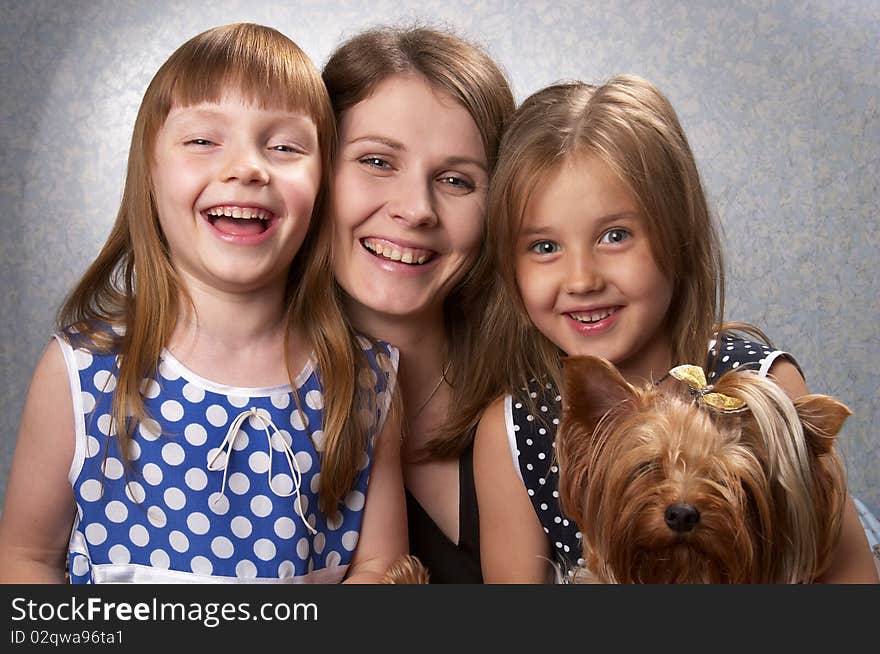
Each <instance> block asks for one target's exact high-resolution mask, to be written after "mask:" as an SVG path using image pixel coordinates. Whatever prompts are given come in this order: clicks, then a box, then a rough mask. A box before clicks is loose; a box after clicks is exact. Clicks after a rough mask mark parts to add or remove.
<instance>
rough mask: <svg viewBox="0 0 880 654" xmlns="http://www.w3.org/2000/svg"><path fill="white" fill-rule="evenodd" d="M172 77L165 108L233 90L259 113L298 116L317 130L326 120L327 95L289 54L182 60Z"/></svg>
mask: <svg viewBox="0 0 880 654" xmlns="http://www.w3.org/2000/svg"><path fill="white" fill-rule="evenodd" d="M187 63H188V64H189V65H187V66H185V67H182V68H183V70H181V71H180V72H179V73H178V74H177V75H175V76H174V77H173V79H174V82H173V84H172V86H171V88H170V89H169V95H170V97H169V98H168V100H169V104H170V106H181V107H188V106H192V105H196V104H201V103H203V102H207V103H212V102H219V101H220V100H222V98H223V96H224V95H226V94H228V93H229V92H230V91H232V90H235V91H237V92H238V93H239V94H240V95H241V97H242V98H243V99H245V100H247V101H248V102H249V103H251V104H253V105H254V106H257V107H259V108H261V109H276V110H283V111H289V112H293V113H302V114H305V115H307V116H309V117H311V118H312V120H313V121H314V122H315V124H316V125H318V126H319V127H320V126H322V125H323V124H324V123H325V122H326V117H327V112H328V106H327V100H326V91H324V88H323V83H322V82H321V79H320V77H318V74H317V72H316V71H315V70H314V69H312V67H311V64H310V63H308V62H305V61H302V60H300V61H297V60H296V59H294V58H293V57H291V56H287V57H275V56H271V55H266V56H263V57H258V56H255V55H254V54H253V53H251V55H250V56H238V57H234V56H233V57H229V58H223V59H221V58H213V59H211V60H198V59H196V60H195V61H191V62H187Z"/></svg>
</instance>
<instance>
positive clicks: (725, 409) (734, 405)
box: [669, 365, 748, 413]
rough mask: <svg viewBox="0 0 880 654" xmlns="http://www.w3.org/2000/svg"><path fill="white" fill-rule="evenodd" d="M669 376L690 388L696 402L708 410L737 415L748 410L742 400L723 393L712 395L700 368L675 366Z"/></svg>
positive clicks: (704, 374)
mask: <svg viewBox="0 0 880 654" xmlns="http://www.w3.org/2000/svg"><path fill="white" fill-rule="evenodd" d="M669 374H670V375H672V376H673V377H675V378H676V379H678V380H679V381H683V382H684V383H686V384H687V385H688V386H690V388H691V392H692V393H694V394H695V395H696V396H697V399H698V401H700V402H702V403H703V404H705V405H706V406H708V407H709V408H710V409H715V410H716V411H720V412H721V413H739V412H740V411H745V410H746V409H747V408H748V407H747V406H746V403H745V402H744V401H743V400H740V399H738V398H735V397H730V395H725V394H724V393H713V392H712V387H711V386H709V384H708V383H707V382H706V373H705V372H703V369H702V368H700V366H692V365H683V366H676V367H675V368H673V369H672V370H670V371H669Z"/></svg>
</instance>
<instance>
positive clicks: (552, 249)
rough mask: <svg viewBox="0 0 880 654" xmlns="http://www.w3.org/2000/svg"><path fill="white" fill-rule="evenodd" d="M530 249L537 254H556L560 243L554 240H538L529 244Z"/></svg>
mask: <svg viewBox="0 0 880 654" xmlns="http://www.w3.org/2000/svg"><path fill="white" fill-rule="evenodd" d="M529 250H531V251H532V252H534V253H535V254H554V253H556V252H559V245H557V244H556V243H554V242H553V241H538V242H537V243H532V245H531V246H529Z"/></svg>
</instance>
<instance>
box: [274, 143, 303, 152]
mask: <svg viewBox="0 0 880 654" xmlns="http://www.w3.org/2000/svg"><path fill="white" fill-rule="evenodd" d="M269 149H270V150H275V151H276V152H299V149H297V148H296V147H294V146H292V145H284V144H279V145H273V146H272V147H271V148H269Z"/></svg>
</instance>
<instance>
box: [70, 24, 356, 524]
mask: <svg viewBox="0 0 880 654" xmlns="http://www.w3.org/2000/svg"><path fill="white" fill-rule="evenodd" d="M230 91H235V92H238V94H240V95H241V96H242V97H243V98H245V99H246V100H248V101H250V102H252V103H253V104H254V105H256V106H259V107H261V108H271V109H282V110H285V111H292V112H297V113H303V114H305V115H307V116H309V117H310V118H311V119H312V120H313V121H314V123H315V126H316V128H317V134H318V142H319V147H320V156H321V185H320V189H321V190H320V191H319V194H318V197H317V198H316V201H315V209H314V211H313V215H312V220H311V224H310V226H309V231H308V234H307V236H306V238H305V240H304V242H303V244H302V246H301V248H300V252H299V254H298V255H297V256H296V257H295V258H294V261H293V265H292V266H291V269H290V272H289V274H288V285H287V287H288V297H287V303H288V306H287V314H286V321H287V327H288V329H287V338H286V342H285V347H286V349H287V350H288V351H289V349H290V347H289V346H290V338H291V335H292V334H294V333H297V332H298V333H304V334H306V336H307V338H308V340H309V341H310V343H309V344H310V345H311V346H312V347H313V349H314V351H315V358H316V359H317V368H318V370H320V371H322V372H324V373H328V372H330V371H332V374H327V375H325V376H324V377H323V378H322V383H323V385H324V392H325V394H324V396H325V405H324V413H325V424H324V434H325V438H324V451H323V459H322V470H321V486H320V491H319V493H320V505H321V509H322V510H323V511H325V512H327V513H330V514H332V513H334V512H335V510H336V506H337V504H338V502H339V500H340V498H341V497H342V496H343V495H344V494H345V493H346V492H347V490H348V488H349V487H350V486H351V483H352V481H353V479H354V477H355V475H356V473H357V469H358V466H359V463H360V456H361V453H362V452H363V450H364V447H365V437H364V434H363V430H362V429H361V428H360V427H359V426H358V425H357V424H356V422H355V418H354V417H353V416H356V415H357V416H359V415H360V412H359V411H353V410H352V409H353V407H354V406H355V403H356V392H357V391H356V387H355V382H354V379H355V373H354V370H355V362H358V361H362V354H361V351H360V348H359V347H358V346H357V344H356V342H355V340H354V338H353V337H352V336H351V335H350V334H349V333H348V332H347V331H346V329H345V323H344V321H343V320H342V318H341V311H340V310H339V308H338V307H336V305H335V303H334V301H333V298H332V297H330V296H329V294H327V293H326V292H323V290H324V289H314V288H312V287H310V286H309V281H310V280H313V279H314V277H313V276H310V275H308V274H307V273H308V266H309V261H308V259H309V258H310V256H311V254H310V253H311V252H312V250H313V249H314V244H315V241H316V240H317V233H318V229H319V227H320V217H321V216H322V215H323V211H322V205H323V202H324V200H325V197H324V196H325V194H326V190H327V188H328V181H329V175H330V164H331V158H332V152H333V150H334V149H335V145H336V128H335V121H334V118H333V112H332V109H331V107H330V101H329V98H328V97H327V91H326V88H325V87H324V84H323V82H322V80H321V77H320V74H319V72H318V70H317V69H316V68H315V66H314V65H313V63H312V62H311V61H310V59H309V58H308V57H307V56H306V54H305V53H304V52H303V51H302V50H301V49H300V48H299V47H298V46H297V45H296V44H295V43H294V42H293V41H291V40H290V39H289V38H287V37H286V36H284V35H283V34H281V33H280V32H278V31H277V30H275V29H272V28H269V27H265V26H262V25H254V24H250V23H237V24H231V25H224V26H220V27H216V28H213V29H210V30H208V31H206V32H203V33H201V34H198V35H197V36H195V37H193V38H192V39H190V40H189V41H187V42H186V43H184V44H183V45H181V46H180V47H179V48H178V49H177V50H175V52H174V53H173V54H172V55H171V56H170V57H169V58H168V60H167V61H165V63H164V64H163V65H162V67H161V68H160V69H159V70H158V72H157V73H156V75H155V76H154V77H153V79H152V81H151V82H150V84H149V86H148V88H147V91H146V93H145V94H144V98H143V100H142V102H141V106H140V109H139V111H138V115H137V119H136V120H135V126H134V133H133V135H132V141H131V148H130V150H129V156H128V169H127V174H126V179H125V187H124V190H123V196H122V202H121V205H120V208H119V212H118V213H117V216H116V222H115V223H114V225H113V228H112V230H111V233H110V236H109V237H108V239H107V241H106V242H105V244H104V246H103V248H102V249H101V251H100V253H99V254H98V256H97V258H96V260H95V261H94V262H93V263H92V265H91V266H90V267H89V268H88V270H87V271H86V272H85V274H84V275H83V277H82V278H81V279H80V281H79V282H78V284H77V286H76V287H75V288H74V290H73V291H72V293H71V294H70V295H69V296H68V297H67V299H66V300H65V302H64V304H63V305H62V307H61V309H60V310H59V313H58V318H57V326H58V328H59V329H60V330H71V329H73V330H75V331H77V332H78V336H77V338H78V339H82V340H84V341H85V343H86V344H87V346H89V347H93V348H95V349H96V351H101V352H111V351H112V352H117V353H118V354H119V356H120V359H121V364H120V367H119V371H118V380H117V384H116V394H115V396H114V398H113V406H112V417H113V423H114V426H115V428H116V430H117V432H118V434H119V439H120V448H121V450H122V452H123V455H124V457H125V459H126V461H130V456H129V450H130V443H131V434H132V433H133V430H134V428H135V426H136V424H137V423H138V422H139V421H141V420H143V419H144V418H145V417H147V415H146V410H145V407H144V398H143V396H142V395H141V392H140V386H141V381H142V380H143V379H144V378H145V377H148V376H151V375H153V374H155V372H156V368H157V365H158V361H159V356H160V354H161V351H162V348H163V347H164V346H165V345H166V344H167V343H168V340H169V338H170V337H171V335H172V332H173V330H174V326H175V324H176V323H177V321H178V319H179V318H180V317H181V315H182V314H183V312H185V311H186V310H187V309H188V308H191V307H192V303H191V300H190V299H189V296H188V294H187V292H186V289H185V288H184V287H183V285H182V284H181V282H180V279H179V277H178V275H177V273H176V271H175V270H174V267H173V266H172V264H171V260H170V257H169V253H168V246H167V243H166V241H165V238H164V236H163V235H162V231H161V228H160V226H159V219H158V213H157V210H156V201H155V197H154V189H153V182H152V179H151V172H150V171H151V168H152V163H153V157H154V154H155V144H156V136H157V133H158V131H159V129H160V128H161V127H162V125H163V124H164V122H165V119H166V117H167V116H168V113H169V111H170V110H171V109H172V107H176V106H180V107H186V106H191V105H195V104H199V103H203V102H218V101H220V100H221V99H222V98H223V96H224V94H226V93H228V92H230ZM312 303H314V304H312ZM306 304H308V306H305V305H306ZM316 321H327V322H326V323H324V324H321V325H317V326H316V325H315V324H314V323H315V322H316ZM110 327H116V328H117V329H116V330H111V329H109V328H110ZM120 328H121V329H120ZM287 365H288V373H289V376H290V379H291V384H292V385H294V384H293V380H294V379H295V374H296V371H291V370H290V362H289V361H288V363H287ZM293 390H294V398H295V399H296V400H297V403H298V402H299V400H298V398H297V396H296V388H295V385H294V389H293Z"/></svg>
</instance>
